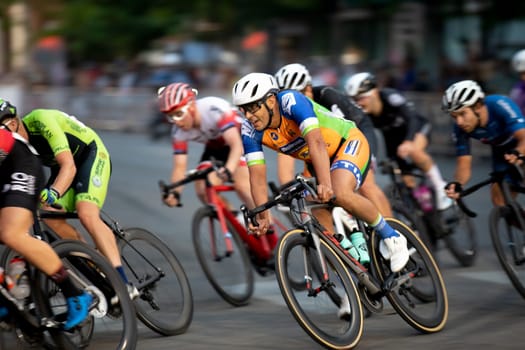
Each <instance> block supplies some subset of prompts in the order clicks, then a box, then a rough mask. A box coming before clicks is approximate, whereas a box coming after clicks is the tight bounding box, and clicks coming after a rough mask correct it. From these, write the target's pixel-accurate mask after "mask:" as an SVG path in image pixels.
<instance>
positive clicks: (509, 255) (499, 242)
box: [490, 206, 525, 298]
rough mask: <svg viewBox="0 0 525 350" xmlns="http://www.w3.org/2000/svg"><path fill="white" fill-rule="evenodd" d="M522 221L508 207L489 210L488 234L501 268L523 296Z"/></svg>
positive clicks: (524, 246)
mask: <svg viewBox="0 0 525 350" xmlns="http://www.w3.org/2000/svg"><path fill="white" fill-rule="evenodd" d="M522 224H523V222H521V223H520V220H519V219H518V218H516V215H515V214H514V212H513V210H512V209H511V208H510V207H507V206H505V207H495V208H493V209H492V211H491V212H490V236H491V238H492V244H493V245H494V249H495V250H496V254H497V255H498V260H499V262H500V264H501V266H502V267H503V270H505V272H506V273H507V276H509V278H510V281H511V282H512V285H513V286H514V288H516V290H517V291H518V293H520V294H521V296H522V297H523V298H525V233H524V230H523V228H520V227H521V225H522Z"/></svg>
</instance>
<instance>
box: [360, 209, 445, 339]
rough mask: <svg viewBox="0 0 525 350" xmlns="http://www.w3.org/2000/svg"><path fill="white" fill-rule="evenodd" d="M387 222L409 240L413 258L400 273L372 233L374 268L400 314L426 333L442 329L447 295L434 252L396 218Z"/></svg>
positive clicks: (387, 295) (376, 236)
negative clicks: (380, 249) (392, 269)
mask: <svg viewBox="0 0 525 350" xmlns="http://www.w3.org/2000/svg"><path fill="white" fill-rule="evenodd" d="M386 221H387V222H388V223H389V224H390V226H392V227H393V228H394V229H395V230H396V231H397V232H398V233H399V234H401V235H403V236H405V237H406V239H407V244H408V249H409V253H410V259H409V261H408V263H407V265H406V266H405V267H404V269H403V270H401V271H400V272H399V273H395V274H392V272H391V271H390V264H389V261H388V260H385V259H384V258H383V256H382V255H381V253H380V252H379V237H378V235H377V234H376V232H375V231H372V232H371V240H370V241H371V244H372V249H371V255H372V264H373V267H374V269H373V271H374V272H375V273H377V275H378V276H377V277H378V279H379V280H380V281H381V282H383V283H384V286H385V287H386V288H387V289H390V291H389V292H388V293H387V294H386V297H387V298H388V300H389V301H390V304H391V305H392V307H393V308H394V309H395V310H396V311H397V313H398V314H399V315H400V316H401V317H402V318H403V319H404V320H405V321H406V322H407V323H408V324H409V325H410V326H412V327H414V328H415V329H417V330H418V331H420V332H423V333H435V332H439V331H441V330H442V329H443V327H444V326H445V323H446V321H447V318H448V296H447V291H446V288H445V283H444V281H443V277H442V276H441V272H440V271H439V268H438V267H437V264H436V262H435V261H434V259H433V257H432V255H431V254H430V252H429V250H428V249H427V248H426V246H425V245H424V244H423V243H422V242H421V240H420V239H419V238H418V237H417V235H416V234H415V233H414V232H412V230H410V228H409V227H408V226H406V225H405V224H403V223H402V222H400V221H399V220H397V219H394V218H387V219H386Z"/></svg>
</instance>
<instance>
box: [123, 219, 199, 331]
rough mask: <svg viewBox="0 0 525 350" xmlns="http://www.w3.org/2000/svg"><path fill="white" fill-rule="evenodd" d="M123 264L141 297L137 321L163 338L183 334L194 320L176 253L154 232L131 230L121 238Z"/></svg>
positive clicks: (189, 296) (183, 275)
mask: <svg viewBox="0 0 525 350" xmlns="http://www.w3.org/2000/svg"><path fill="white" fill-rule="evenodd" d="M118 245H119V250H120V254H121V257H122V265H123V267H124V270H125V271H126V275H127V277H128V279H129V281H130V282H131V283H132V284H133V285H134V286H135V287H137V289H138V290H139V292H140V296H139V297H138V298H136V299H135V300H134V304H135V309H136V311H137V316H138V318H139V319H140V320H141V321H142V322H143V323H144V324H145V325H146V326H147V327H149V328H150V329H151V330H153V331H155V332H157V333H159V334H162V335H175V334H181V333H184V332H185V331H186V330H187V329H188V327H189V325H190V323H191V320H192V318H193V295H192V292H191V288H190V283H189V281H188V278H187V276H186V273H185V272H184V269H183V267H182V265H181V264H180V263H179V261H178V260H177V258H176V257H175V255H174V254H173V252H172V251H171V250H170V249H169V247H168V246H166V244H164V243H163V242H162V241H161V240H160V239H159V238H158V237H156V236H155V235H154V234H153V233H151V232H149V231H147V230H144V229H142V228H128V229H125V230H124V232H123V238H122V239H118Z"/></svg>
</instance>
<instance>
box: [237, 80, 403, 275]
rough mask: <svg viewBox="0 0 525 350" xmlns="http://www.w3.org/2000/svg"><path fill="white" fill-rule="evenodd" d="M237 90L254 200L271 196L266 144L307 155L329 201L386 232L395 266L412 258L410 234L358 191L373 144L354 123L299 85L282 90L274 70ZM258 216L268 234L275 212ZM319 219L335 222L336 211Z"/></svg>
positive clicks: (385, 248) (386, 252)
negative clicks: (313, 98)
mask: <svg viewBox="0 0 525 350" xmlns="http://www.w3.org/2000/svg"><path fill="white" fill-rule="evenodd" d="M232 95H233V103H234V104H235V105H237V106H238V107H239V108H240V109H241V111H242V112H243V113H244V115H245V117H246V120H245V121H244V122H243V125H242V129H241V133H242V140H243V145H244V153H245V156H246V160H247V162H248V169H249V172H250V186H251V189H252V190H251V193H252V197H253V200H254V202H255V205H256V206H258V205H261V204H263V203H265V202H266V201H267V200H268V189H267V186H266V183H267V175H266V174H267V168H266V161H265V158H264V152H263V145H264V146H266V147H268V148H270V149H273V150H275V151H277V152H281V153H285V154H288V155H290V156H292V157H294V158H297V159H300V160H302V161H304V162H305V165H306V167H307V169H308V170H309V171H310V173H311V174H313V175H314V176H315V177H316V178H317V182H318V187H317V191H318V195H319V200H320V201H321V202H328V201H330V200H332V199H333V197H334V196H335V200H334V203H335V205H337V206H341V207H343V208H344V209H345V210H347V211H348V212H349V213H352V214H353V215H355V216H356V217H358V218H360V219H362V220H364V221H365V222H366V223H367V224H369V225H370V226H371V227H373V228H374V229H375V230H376V231H377V233H378V234H379V236H380V237H381V238H382V240H381V242H380V251H381V254H382V255H383V256H384V257H385V259H390V268H391V270H392V271H394V272H397V271H400V270H401V269H402V268H403V267H404V266H405V264H406V263H407V261H408V258H409V255H408V249H407V241H406V238H405V237H403V236H402V235H399V234H398V233H397V232H396V231H395V230H394V229H393V228H392V227H391V226H390V225H388V223H387V222H386V221H385V220H384V218H383V216H382V215H381V214H380V213H379V211H378V209H377V208H376V207H375V206H374V205H373V204H372V202H370V201H369V200H368V199H366V198H365V197H363V196H361V195H360V194H359V193H357V190H358V189H359V186H361V184H362V182H363V180H364V178H365V176H366V172H367V169H368V165H369V161H370V149H369V146H368V142H367V141H366V138H365V136H364V135H363V133H361V132H360V131H359V129H358V128H357V127H356V126H355V124H354V123H353V122H352V121H349V120H345V119H343V118H340V117H336V116H334V115H333V113H331V112H330V111H329V110H327V109H326V108H324V107H322V106H321V105H319V104H317V103H315V102H313V101H311V100H310V99H308V98H307V97H306V96H304V95H303V94H301V93H300V92H298V91H295V90H283V91H279V87H278V85H277V82H276V81H275V78H274V77H273V76H272V75H269V74H264V73H251V74H248V75H246V76H244V77H242V78H241V79H240V80H239V81H237V82H236V83H235V85H234V86H233V90H232ZM257 219H258V222H259V226H258V227H254V226H252V225H250V227H249V228H250V229H251V230H252V231H254V232H255V233H257V234H265V233H266V231H267V229H268V228H269V226H270V214H269V213H268V211H265V212H263V213H261V214H259V216H258V218H257ZM319 219H320V221H322V223H323V225H325V226H326V227H331V216H328V218H327V217H326V216H325V217H323V218H321V217H320V218H319Z"/></svg>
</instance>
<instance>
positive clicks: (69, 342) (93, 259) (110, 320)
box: [0, 234, 137, 350]
mask: <svg viewBox="0 0 525 350" xmlns="http://www.w3.org/2000/svg"><path fill="white" fill-rule="evenodd" d="M35 236H36V237H38V238H41V239H45V238H44V236H42V235H40V234H36V235H35ZM50 244H51V247H52V248H53V249H54V250H55V251H56V253H57V254H58V256H59V257H60V259H61V260H62V263H63V264H64V267H65V268H66V270H67V271H68V274H69V276H70V278H71V280H72V282H73V283H74V284H75V285H76V286H77V287H79V288H80V289H82V290H84V291H87V292H88V293H90V294H91V295H92V296H93V303H92V305H91V307H90V314H89V316H88V318H87V319H86V320H85V321H84V322H82V323H81V324H79V325H78V326H76V327H74V328H72V329H70V330H67V331H66V330H64V329H63V323H64V322H65V320H66V318H67V305H66V297H65V296H64V295H63V294H62V291H61V290H60V289H59V288H58V286H57V285H56V284H55V283H54V282H53V281H52V280H51V279H50V278H49V277H47V276H46V275H45V274H44V273H43V272H41V271H40V270H38V269H37V268H35V267H34V266H32V265H31V264H29V263H26V267H27V271H26V273H28V276H29V281H30V291H31V294H30V296H29V297H28V298H26V299H23V300H20V299H17V298H15V297H14V296H12V295H11V294H10V292H9V291H8V290H7V288H5V287H4V286H3V285H0V303H1V305H3V306H7V308H8V309H9V314H8V316H7V319H2V322H1V324H2V328H3V329H7V330H10V329H12V330H14V332H15V335H16V339H17V340H18V342H20V345H22V344H27V345H29V346H43V347H44V348H46V349H78V348H85V347H87V346H88V345H89V344H90V342H91V341H92V340H93V338H95V339H98V338H97V336H96V335H94V329H95V326H96V328H97V332H96V334H97V335H99V334H101V332H98V330H99V329H101V328H103V327H104V326H105V328H106V331H107V332H104V333H108V332H110V333H111V336H108V335H107V334H104V336H102V335H101V337H100V338H102V339H104V342H105V343H107V344H111V345H112V347H113V348H114V349H120V350H132V349H135V348H136V343H137V324H136V319H135V316H134V308H133V304H132V302H131V300H130V298H129V295H128V291H127V289H126V286H125V285H124V283H123V282H122V279H121V278H120V276H119V274H118V273H117V271H116V270H115V269H114V268H113V267H112V266H111V265H110V264H109V262H108V261H107V260H106V259H105V258H104V257H103V256H102V255H100V254H99V253H98V252H97V251H96V250H94V249H93V248H91V247H89V246H88V245H86V244H84V243H82V242H79V241H72V240H60V241H55V242H52V243H50ZM17 255H18V254H17V253H16V252H15V251H13V250H11V249H6V250H5V251H4V253H3V255H2V266H6V264H7V263H8V262H9V261H10V260H11V258H13V257H15V256H17ZM86 271H88V272H90V273H85V272H86ZM110 298H116V299H114V300H117V302H115V303H114V304H110V303H109V302H108V301H109V300H110Z"/></svg>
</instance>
